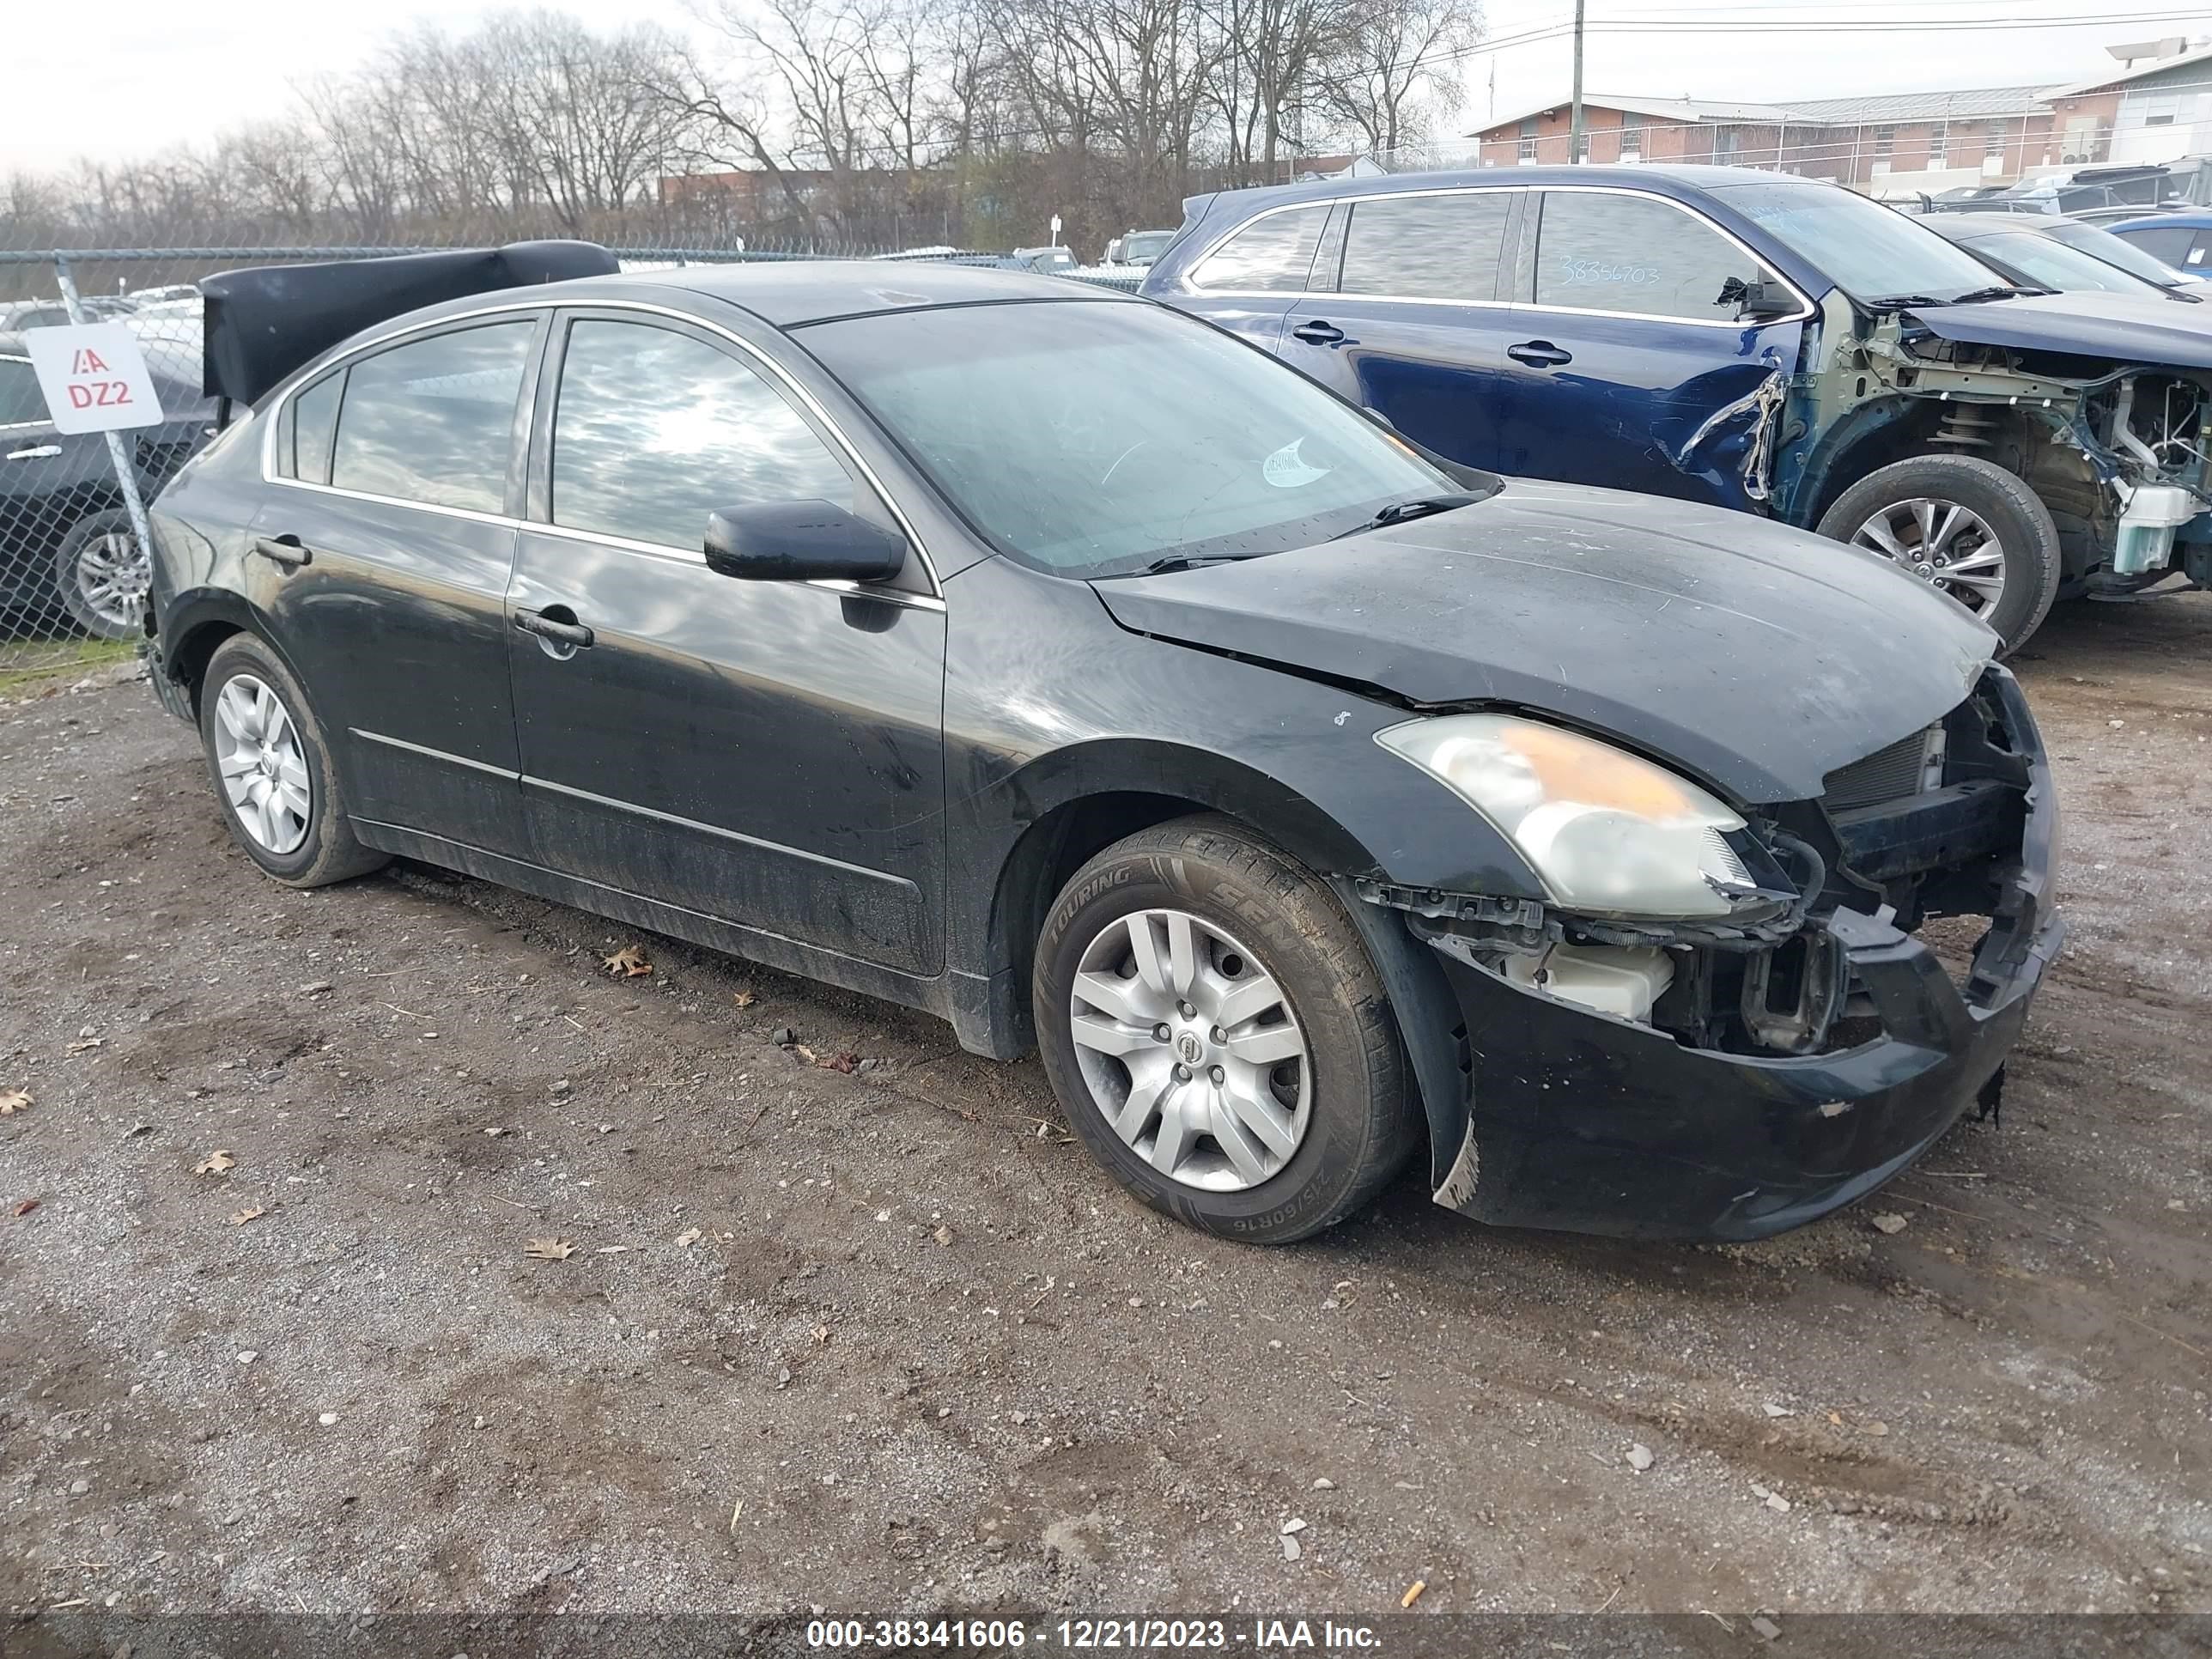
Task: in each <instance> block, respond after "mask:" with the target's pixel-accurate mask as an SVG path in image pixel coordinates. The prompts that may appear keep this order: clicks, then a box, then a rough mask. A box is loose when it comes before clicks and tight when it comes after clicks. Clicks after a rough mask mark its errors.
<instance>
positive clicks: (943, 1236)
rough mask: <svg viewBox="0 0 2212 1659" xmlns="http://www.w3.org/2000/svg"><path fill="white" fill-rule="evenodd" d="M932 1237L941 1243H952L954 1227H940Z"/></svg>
mask: <svg viewBox="0 0 2212 1659" xmlns="http://www.w3.org/2000/svg"><path fill="white" fill-rule="evenodd" d="M930 1237H932V1238H933V1239H935V1240H936V1241H937V1242H938V1243H940V1244H950V1243H951V1242H952V1229H951V1228H950V1227H939V1229H938V1230H937V1231H935V1232H933V1233H932V1234H931V1235H930Z"/></svg>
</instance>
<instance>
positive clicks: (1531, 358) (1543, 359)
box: [1505, 340, 1575, 368]
mask: <svg viewBox="0 0 2212 1659" xmlns="http://www.w3.org/2000/svg"><path fill="white" fill-rule="evenodd" d="M1505 355H1506V356H1509V357H1510V358H1511V359H1512V360H1513V361H1514V362H1516V363H1526V364H1528V367H1529V368H1559V365H1560V364H1562V363H1571V362H1574V360H1575V354H1574V353H1573V352H1571V351H1562V350H1560V349H1559V347H1557V346H1555V345H1553V343H1551V342H1550V341H1549V340H1523V341H1522V342H1521V343H1520V344H1519V345H1510V346H1508V347H1506V348H1505Z"/></svg>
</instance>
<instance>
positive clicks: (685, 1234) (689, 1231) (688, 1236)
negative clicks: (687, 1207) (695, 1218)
mask: <svg viewBox="0 0 2212 1659" xmlns="http://www.w3.org/2000/svg"><path fill="white" fill-rule="evenodd" d="M676 1242H677V1243H678V1244H679V1245H681V1244H696V1243H698V1242H699V1230H698V1229H697V1228H696V1227H686V1228H685V1229H684V1231H682V1232H680V1233H678V1234H677V1235H676Z"/></svg>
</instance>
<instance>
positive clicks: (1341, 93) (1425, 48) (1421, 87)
mask: <svg viewBox="0 0 2212 1659" xmlns="http://www.w3.org/2000/svg"><path fill="white" fill-rule="evenodd" d="M1349 21H1350V27H1348V28H1347V29H1346V31H1345V32H1344V34H1343V37H1342V44H1341V47H1340V50H1339V51H1337V52H1335V53H1334V54H1333V55H1332V58H1331V61H1330V63H1329V64H1328V70H1327V73H1326V75H1325V76H1324V77H1323V78H1322V82H1321V84H1320V88H1319V94H1320V97H1319V102H1320V104H1321V106H1322V109H1323V110H1325V111H1326V112H1328V115H1329V116H1331V117H1332V118H1334V119H1335V120H1336V121H1338V122H1340V124H1342V125H1344V126H1345V127H1346V128H1347V129H1348V130H1349V131H1351V132H1352V134H1354V135H1356V137H1358V140H1359V142H1360V143H1362V144H1363V145H1364V146H1365V147H1366V148H1368V149H1384V150H1389V149H1398V148H1399V147H1400V146H1401V145H1403V144H1406V143H1411V142H1412V141H1413V140H1414V139H1416V138H1419V137H1423V136H1425V132H1424V127H1425V119H1433V118H1435V117H1436V116H1438V115H1442V114H1445V113H1449V112H1450V111H1451V110H1453V109H1455V108H1457V107H1458V104H1459V99H1460V95H1461V94H1460V83H1459V81H1458V78H1457V76H1455V75H1454V74H1452V72H1451V70H1452V66H1453V64H1455V63H1456V62H1457V61H1458V59H1459V58H1461V57H1462V56H1463V55H1464V54H1465V52H1467V50H1468V48H1469V47H1470V46H1474V44H1475V43H1476V42H1477V41H1478V40H1480V39H1481V38H1482V12H1481V9H1480V6H1479V5H1478V4H1477V3H1475V0H1364V3H1363V4H1361V5H1360V6H1359V7H1358V9H1357V10H1356V12H1354V13H1353V14H1352V17H1351V19H1350V20H1349Z"/></svg>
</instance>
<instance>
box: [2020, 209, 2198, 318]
mask: <svg viewBox="0 0 2212 1659" xmlns="http://www.w3.org/2000/svg"><path fill="white" fill-rule="evenodd" d="M2026 222H2027V223H2029V224H2032V225H2033V227H2034V228H2035V229H2036V230H2038V231H2039V232H2040V233H2041V234H2044V235H2045V236H2048V237H2051V239H2052V240H2056V241H2060V242H2063V243H2065V244H2066V246H2069V247H2070V248H2072V249H2073V250H2074V251H2075V252H2077V253H2086V254H2087V255H2088V256H2089V257H2090V258H2093V259H2101V260H2103V261H2104V262H2105V264H2108V265H2117V266H2118V267H2119V269H2120V270H2124V271H2126V272H2127V273H2128V274H2129V275H2130V276H2140V277H2142V279H2143V281H2145V282H2146V283H2150V284H2152V285H2153V286H2154V287H2157V288H2162V289H2166V291H2167V292H2168V293H2170V294H2183V295H2196V296H2197V297H2198V298H2200V299H2212V281H2208V280H2207V278H2208V277H2212V272H2198V273H2197V274H2194V275H2192V274H2191V273H2190V272H2189V271H2186V270H2179V269H2177V268H2176V267H2174V266H2172V265H2171V264H2166V262H2165V261H2163V260H2161V259H2159V258H2154V257H2153V256H2152V255H2151V254H2149V253H2148V252H2145V251H2144V250H2143V249H2142V248H2141V247H2138V246H2136V244H2135V243H2133V242H2131V241H2130V240H2127V238H2125V237H2124V236H2119V235H2117V234H2114V232H2113V230H2112V226H2110V225H2109V224H2098V225H2093V224H2089V223H2087V222H2084V221H2082V220H2080V219H2068V218H2063V217H2061V218H2036V219H2032V220H2028V221H2026Z"/></svg>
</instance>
